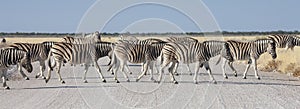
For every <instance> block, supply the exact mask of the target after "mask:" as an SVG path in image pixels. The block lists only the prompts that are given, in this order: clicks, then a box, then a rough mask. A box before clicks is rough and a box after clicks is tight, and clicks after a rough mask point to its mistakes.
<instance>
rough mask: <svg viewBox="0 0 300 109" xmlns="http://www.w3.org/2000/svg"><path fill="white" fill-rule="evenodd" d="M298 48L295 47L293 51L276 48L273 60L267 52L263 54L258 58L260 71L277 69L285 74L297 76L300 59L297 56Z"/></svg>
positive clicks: (299, 70)
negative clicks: (275, 55) (275, 56)
mask: <svg viewBox="0 0 300 109" xmlns="http://www.w3.org/2000/svg"><path fill="white" fill-rule="evenodd" d="M299 53H300V48H299V47H295V49H294V51H291V50H288V51H285V50H284V49H281V48H279V49H277V58H276V59H275V60H273V59H272V58H271V56H270V55H269V54H268V53H265V54H263V55H262V56H261V57H260V59H259V60H258V64H259V66H258V68H259V69H260V70H262V71H266V72H269V71H278V72H280V73H285V74H293V75H294V76H297V75H299V74H296V73H300V65H299V64H300V63H299V62H300V59H299V58H298V57H297V56H298V54H299Z"/></svg>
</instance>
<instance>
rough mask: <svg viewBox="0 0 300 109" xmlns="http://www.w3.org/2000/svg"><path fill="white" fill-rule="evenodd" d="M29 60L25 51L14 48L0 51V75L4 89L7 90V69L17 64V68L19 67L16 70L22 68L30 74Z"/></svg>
mask: <svg viewBox="0 0 300 109" xmlns="http://www.w3.org/2000/svg"><path fill="white" fill-rule="evenodd" d="M30 60H31V59H30V55H29V54H28V53H27V52H26V51H23V50H18V49H14V48H6V49H0V75H1V78H2V82H3V87H4V88H5V89H9V87H8V86H7V84H6V79H7V70H8V67H9V66H11V65H16V64H17V66H21V67H18V68H20V69H21V68H22V67H23V68H25V69H26V70H27V71H28V72H29V73H30V72H32V65H31V61H30Z"/></svg>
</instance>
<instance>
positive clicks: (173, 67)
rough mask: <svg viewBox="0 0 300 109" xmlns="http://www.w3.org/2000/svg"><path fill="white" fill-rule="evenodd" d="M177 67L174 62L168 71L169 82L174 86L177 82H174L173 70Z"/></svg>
mask: <svg viewBox="0 0 300 109" xmlns="http://www.w3.org/2000/svg"><path fill="white" fill-rule="evenodd" d="M176 64H177V65H178V63H175V62H172V65H171V67H170V68H169V69H168V71H169V74H170V78H171V81H172V82H173V83H174V84H178V82H177V81H176V80H175V77H174V75H173V74H174V69H175V65H176Z"/></svg>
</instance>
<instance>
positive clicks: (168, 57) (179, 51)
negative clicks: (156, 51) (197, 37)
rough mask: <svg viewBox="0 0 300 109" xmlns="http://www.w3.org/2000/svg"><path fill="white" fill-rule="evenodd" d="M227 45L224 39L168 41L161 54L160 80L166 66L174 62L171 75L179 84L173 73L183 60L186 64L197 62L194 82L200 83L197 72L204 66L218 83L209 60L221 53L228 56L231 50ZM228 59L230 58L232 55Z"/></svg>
mask: <svg viewBox="0 0 300 109" xmlns="http://www.w3.org/2000/svg"><path fill="white" fill-rule="evenodd" d="M227 46H228V45H227V44H226V43H225V42H222V41H205V42H204V43H200V42H191V43H189V44H183V43H173V42H170V43H167V44H166V45H165V46H164V47H163V50H162V54H161V55H162V57H161V58H163V59H162V65H161V71H160V74H159V80H158V82H160V81H161V78H162V74H163V73H164V69H165V67H167V66H168V65H169V64H170V63H172V64H171V67H169V69H168V70H169V73H170V76H171V81H173V82H174V83H175V84H177V83H178V82H177V81H176V80H175V78H174V76H173V73H174V72H175V71H176V69H177V65H178V64H179V62H183V63H184V64H187V63H195V62H197V63H196V67H195V72H194V83H195V84H197V83H198V82H197V74H198V71H199V68H200V67H202V66H204V67H205V69H206V70H207V73H208V74H209V76H210V79H211V81H212V83H216V80H215V79H214V77H213V76H212V74H211V69H210V67H209V63H208V61H209V59H210V58H211V57H214V56H217V55H219V54H221V55H224V57H226V56H227V54H228V52H229V49H228V47H227ZM229 56H230V55H229ZM226 58H227V57H226ZM228 59H230V57H229V58H228Z"/></svg>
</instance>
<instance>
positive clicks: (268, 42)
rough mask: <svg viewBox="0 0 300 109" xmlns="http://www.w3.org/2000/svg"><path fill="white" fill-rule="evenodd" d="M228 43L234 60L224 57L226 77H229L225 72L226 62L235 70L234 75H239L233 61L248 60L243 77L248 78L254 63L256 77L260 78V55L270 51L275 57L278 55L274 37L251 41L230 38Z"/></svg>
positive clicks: (224, 74)
mask: <svg viewBox="0 0 300 109" xmlns="http://www.w3.org/2000/svg"><path fill="white" fill-rule="evenodd" d="M226 43H227V44H228V47H229V49H230V55H231V57H232V60H228V59H224V61H223V67H222V70H223V76H224V78H226V79H227V78H228V76H227V74H226V73H225V64H226V63H227V64H228V65H229V67H230V68H231V70H232V71H233V73H234V76H237V71H236V70H235V68H234V67H233V65H232V63H233V62H234V61H235V60H248V64H247V67H246V70H245V72H244V75H243V78H244V79H246V75H247V72H248V70H249V67H250V65H251V64H252V65H253V68H254V72H255V77H256V78H257V79H260V77H259V76H258V72H257V63H256V61H257V59H258V58H259V57H260V55H261V54H263V53H265V52H268V53H269V54H270V55H271V56H272V58H273V59H275V58H276V57H277V54H276V45H275V41H274V40H272V39H258V40H254V41H249V42H239V41H234V40H229V41H227V42H226ZM220 58H221V57H220ZM219 60H220V59H219ZM218 62H219V61H218ZM218 62H217V63H218Z"/></svg>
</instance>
